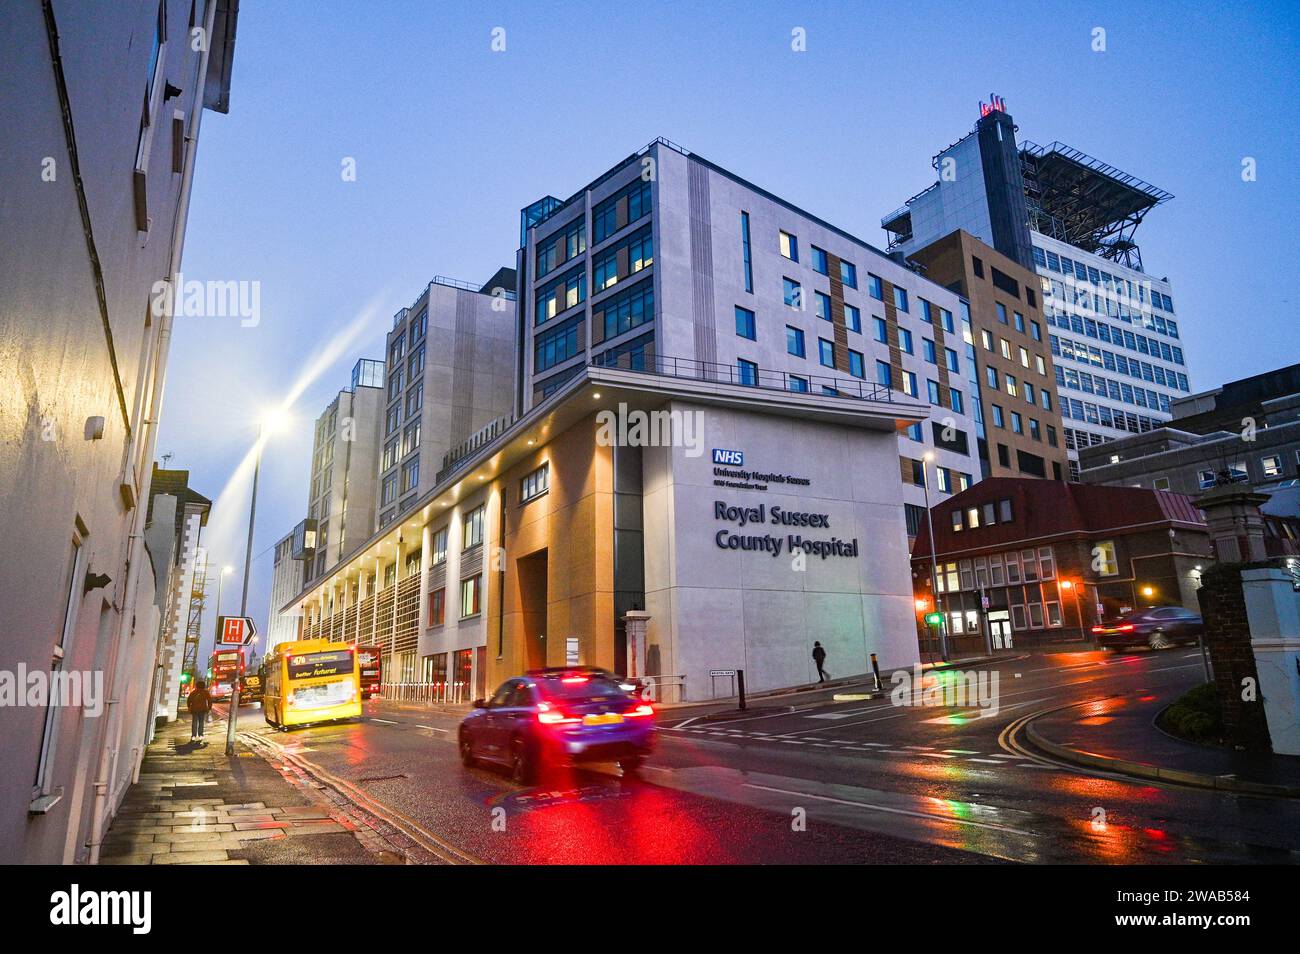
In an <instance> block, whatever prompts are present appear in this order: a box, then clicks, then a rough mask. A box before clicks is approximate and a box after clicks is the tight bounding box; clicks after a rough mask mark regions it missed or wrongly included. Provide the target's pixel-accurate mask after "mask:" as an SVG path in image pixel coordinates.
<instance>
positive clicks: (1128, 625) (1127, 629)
mask: <svg viewBox="0 0 1300 954" xmlns="http://www.w3.org/2000/svg"><path fill="white" fill-rule="evenodd" d="M1119 631H1120V632H1121V633H1131V632H1133V624H1132V623H1125V624H1124V625H1122V626H1120V628H1119Z"/></svg>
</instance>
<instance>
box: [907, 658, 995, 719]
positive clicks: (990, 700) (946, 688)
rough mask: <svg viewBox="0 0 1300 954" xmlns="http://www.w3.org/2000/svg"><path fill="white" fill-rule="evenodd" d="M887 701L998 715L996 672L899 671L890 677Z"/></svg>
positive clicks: (959, 670) (950, 670)
mask: <svg viewBox="0 0 1300 954" xmlns="http://www.w3.org/2000/svg"><path fill="white" fill-rule="evenodd" d="M890 680H891V681H892V682H893V684H894V688H893V689H892V690H890V693H889V701H890V702H891V703H892V704H893V705H896V706H916V707H927V708H936V709H941V708H947V709H965V708H969V709H974V708H979V709H983V710H985V712H987V714H988V715H989V716H990V717H991V716H996V715H997V714H998V672H997V670H992V671H990V670H984V669H980V670H975V669H970V670H961V669H943V670H939V671H938V672H932V673H926V672H924V671H923V670H922V669H921V667H920V666H919V665H914V666H913V667H912V669H911V671H910V672H909V671H908V670H906V669H899V670H898V671H896V672H895V673H894V674H893V675H892V676H891V677H890Z"/></svg>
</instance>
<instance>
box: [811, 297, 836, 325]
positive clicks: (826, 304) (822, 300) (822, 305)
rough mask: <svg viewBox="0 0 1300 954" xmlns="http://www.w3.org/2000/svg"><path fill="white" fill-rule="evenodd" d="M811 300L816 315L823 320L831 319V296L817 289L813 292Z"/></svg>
mask: <svg viewBox="0 0 1300 954" xmlns="http://www.w3.org/2000/svg"><path fill="white" fill-rule="evenodd" d="M813 302H814V306H815V308H816V311H817V317H818V318H820V319H822V320H823V321H833V320H834V319H833V318H832V317H831V297H830V295H823V294H822V293H821V292H819V291H815V292H813Z"/></svg>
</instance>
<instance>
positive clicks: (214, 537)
mask: <svg viewBox="0 0 1300 954" xmlns="http://www.w3.org/2000/svg"><path fill="white" fill-rule="evenodd" d="M1173 11H1176V13H1175V12H1173ZM1298 11H1300V5H1296V4H1294V3H1271V4H1269V3H1262V4H1250V3H1234V4H1222V3H1203V4H1189V3H1179V4H1176V5H1170V4H1148V3H1140V2H1127V3H1109V4H1108V3H1089V4H1086V5H1085V4H1079V3H1061V4H1050V3H1049V4H1030V5H1027V4H1025V3H1023V2H1021V3H1005V4H1003V3H965V4H957V3H924V2H909V3H790V4H775V3H771V4H768V3H755V2H748V3H726V4H723V3H716V4H708V3H698V4H696V3H653V2H647V3H628V4H621V5H614V4H609V3H590V4H580V3H571V2H564V3H558V4H541V3H535V2H533V3H520V4H490V3H475V4H463V3H434V2H401V3H399V2H387V0H366V2H351V3H344V2H341V0H335V2H327V0H318V2H288V0H261V2H252V0H245V2H244V3H243V4H241V9H240V15H239V25H238V40H237V45H236V53H235V65H234V76H233V92H232V95H231V108H230V114H229V115H228V116H221V115H218V114H215V113H207V114H206V115H205V117H204V122H203V131H202V136H201V141H200V147H199V159H198V170H197V173H196V176H195V184H194V193H193V202H192V206H191V210H190V218H189V234H188V237H187V242H186V249H185V258H184V266H183V271H184V274H185V277H186V279H187V280H189V279H199V280H205V281H207V280H214V281H229V280H236V281H256V282H258V283H260V293H261V299H260V312H261V320H260V323H259V324H257V326H256V327H241V325H240V322H239V321H238V320H237V319H232V318H224V319H223V318H183V319H179V320H178V323H177V328H176V332H175V336H174V339H173V345H172V358H171V366H170V369H169V372H168V382H167V384H168V387H167V395H166V402H165V407H164V420H163V427H162V434H161V438H160V441H159V446H158V452H159V454H160V455H161V454H164V453H171V454H172V455H173V456H172V457H171V459H170V466H172V467H181V468H188V469H189V470H190V471H191V472H192V479H191V483H192V486H194V487H195V488H196V489H197V490H199V491H200V492H202V493H205V494H207V495H208V496H210V497H212V498H213V499H214V500H218V503H219V506H218V507H216V508H214V512H213V515H212V520H211V523H210V526H209V530H208V534H207V541H208V543H209V545H210V546H211V548H212V550H213V554H212V559H213V561H214V563H216V564H221V563H230V564H233V565H234V566H235V567H236V570H235V572H234V573H233V574H232V576H231V577H229V578H228V579H227V581H226V598H225V608H226V610H227V611H229V612H234V611H235V610H236V609H237V607H238V596H239V585H240V575H241V574H240V569H239V568H240V567H241V566H242V562H243V553H244V533H245V527H246V522H247V499H248V489H249V488H248V480H247V472H248V468H245V469H244V471H243V472H242V473H240V474H237V473H236V469H237V466H238V465H239V463H240V460H241V459H242V458H243V457H244V455H245V454H246V453H247V451H248V449H249V447H250V446H251V444H252V442H253V440H254V438H255V435H256V428H257V425H256V419H257V417H258V411H259V409H260V408H261V407H263V406H266V405H268V404H274V403H276V402H279V401H281V400H283V399H284V397H285V395H287V394H288V393H290V391H291V390H292V389H294V387H295V382H298V381H299V380H300V378H302V377H303V376H304V375H306V376H307V377H309V378H310V381H309V383H307V384H306V387H305V389H302V388H301V387H300V389H301V392H302V393H301V396H300V397H299V398H298V400H297V401H296V404H295V406H294V413H295V414H296V416H297V422H298V427H297V428H295V429H294V430H293V431H291V432H289V433H286V434H284V435H281V436H277V437H276V438H275V439H274V440H273V441H272V442H271V443H270V444H269V446H268V448H267V452H266V457H265V461H264V465H263V468H262V472H261V481H260V490H259V506H258V511H257V532H256V542H255V547H254V553H255V555H256V558H255V560H254V564H253V572H252V574H251V586H250V597H249V608H250V613H251V615H253V616H254V617H255V618H256V619H257V620H258V623H259V625H262V624H264V623H265V621H266V618H267V604H268V601H269V595H270V576H271V555H270V552H269V551H270V547H271V546H272V545H273V544H274V542H275V541H276V540H277V539H279V538H280V537H281V536H282V535H283V534H285V533H287V532H288V531H289V530H290V529H291V528H292V527H293V525H294V524H295V523H297V521H298V520H300V519H301V518H302V517H303V516H304V515H305V509H306V498H307V483H308V479H309V464H310V461H309V457H310V452H311V437H310V429H309V427H308V426H307V425H308V423H309V422H310V421H312V420H314V419H315V417H316V415H317V414H319V413H320V412H321V410H322V409H323V408H324V406H325V405H326V404H327V403H328V402H329V401H330V400H331V399H332V397H333V395H334V394H335V393H337V391H338V390H339V388H341V387H343V386H345V385H347V383H348V376H349V371H350V369H351V367H352V364H353V363H354V361H355V360H356V358H357V357H358V356H361V355H365V356H370V357H376V358H378V357H382V350H383V339H384V333H385V331H386V329H387V327H388V326H389V324H390V321H391V317H392V315H393V313H394V312H395V311H396V310H397V309H399V308H400V307H402V306H404V305H407V304H409V303H410V302H411V300H412V299H414V298H415V296H416V295H417V294H418V293H419V291H420V290H421V289H422V288H423V286H424V285H425V283H426V282H428V280H429V279H430V278H432V277H433V276H434V275H435V274H441V275H449V276H453V277H459V278H465V279H468V280H473V281H484V280H486V279H487V278H488V277H489V276H490V275H491V274H492V273H493V272H494V271H495V270H496V269H497V268H498V267H499V266H501V265H512V264H513V262H514V251H515V247H516V244H517V241H518V229H519V210H520V208H521V207H523V206H524V205H527V204H528V203H530V202H532V201H533V200H535V199H537V198H538V197H540V196H542V195H545V194H547V193H551V194H554V195H557V196H561V197H565V196H568V195H570V194H571V193H573V192H574V191H576V190H577V189H578V188H580V187H581V186H582V185H584V184H585V183H586V182H587V181H589V180H590V179H592V178H594V177H595V176H596V175H598V174H600V173H601V172H603V171H604V170H605V169H607V168H608V167H609V166H611V165H613V164H614V163H615V162H616V161H618V160H619V159H620V158H622V157H624V156H626V155H628V154H629V153H631V152H632V151H634V150H635V149H637V148H638V147H640V146H642V145H644V144H645V143H647V142H649V141H650V140H651V139H653V138H654V137H656V136H664V137H666V138H668V139H671V140H673V141H674V142H677V143H680V144H681V145H682V146H684V147H686V148H687V149H689V150H691V151H693V152H696V153H699V154H700V155H702V156H705V157H707V158H708V159H710V160H712V161H713V162H716V163H718V164H719V165H722V166H723V167H725V168H728V169H730V170H732V171H734V172H735V173H737V174H738V175H740V176H743V177H745V178H747V179H749V180H750V181H752V182H755V183H757V184H758V185H761V186H763V187H764V188H766V189H769V190H770V191H772V192H775V193H776V194H778V195H781V196H783V197H785V198H788V199H789V200H790V201H792V202H794V203H796V204H798V205H800V206H801V207H803V208H805V209H807V210H808V211H809V212H811V213H813V214H815V215H819V216H821V217H823V218H826V219H828V220H830V221H831V222H833V223H835V224H836V225H839V226H841V227H842V228H845V229H847V230H849V231H851V232H853V233H855V234H857V235H859V236H861V237H862V238H864V239H866V240H867V241H870V242H872V243H873V244H876V245H877V246H879V247H883V246H884V245H885V243H886V238H885V235H884V233H883V232H882V231H881V230H880V225H879V223H880V217H881V216H882V215H883V214H885V213H887V212H889V211H891V210H892V209H894V208H896V207H897V206H899V205H900V204H901V203H902V202H903V200H904V199H906V198H907V197H908V196H910V195H912V194H913V193H915V192H917V191H919V190H920V189H922V188H924V187H925V186H927V185H929V184H930V183H931V182H932V181H933V180H934V170H933V169H931V168H930V165H929V161H930V157H931V156H932V155H933V154H934V153H935V152H937V151H938V150H939V149H941V148H943V147H944V146H946V145H948V144H949V143H951V142H952V141H954V140H955V139H957V138H959V137H960V136H961V135H963V134H964V133H966V132H967V131H968V130H969V129H970V128H971V126H972V124H973V123H974V122H975V120H976V118H977V116H978V103H979V101H980V100H981V99H985V98H987V97H988V94H989V93H990V92H991V91H992V92H996V93H998V94H1000V95H1001V96H1003V97H1004V98H1005V100H1006V103H1007V109H1008V111H1009V112H1010V113H1011V114H1012V116H1013V117H1014V118H1015V120H1016V122H1017V124H1018V125H1019V127H1020V138H1021V139H1032V140H1034V141H1036V142H1040V143H1049V142H1051V141H1053V140H1061V141H1062V142H1065V143H1068V144H1070V145H1072V146H1074V147H1076V148H1078V149H1082V150H1083V151H1085V152H1087V153H1090V154H1091V155H1093V156H1096V157H1098V158H1100V159H1102V160H1104V161H1106V162H1109V163H1111V164H1112V165H1115V166H1117V167H1118V168H1120V169H1122V170H1124V171H1126V172H1128V173H1131V174H1133V175H1136V176H1138V177H1140V178H1142V179H1146V180H1147V181H1148V182H1151V183H1154V184H1155V185H1157V186H1160V187H1161V188H1163V189H1166V190H1167V191H1169V192H1172V193H1173V194H1174V195H1175V197H1176V198H1175V199H1174V200H1173V201H1172V202H1170V203H1168V204H1167V205H1165V206H1162V207H1161V208H1158V209H1156V210H1155V211H1153V212H1152V213H1151V215H1150V216H1149V217H1148V219H1147V221H1146V222H1145V223H1144V224H1143V226H1142V227H1141V228H1140V229H1139V231H1138V239H1139V242H1140V244H1141V246H1142V251H1143V257H1144V259H1145V262H1146V265H1147V268H1148V270H1149V271H1150V272H1151V273H1153V274H1154V275H1157V276H1168V277H1169V278H1170V280H1171V281H1172V282H1173V285H1174V301H1175V305H1176V307H1177V311H1178V317H1179V324H1180V327H1181V329H1182V332H1183V336H1184V344H1185V348H1186V352H1187V358H1188V363H1189V369H1190V374H1191V379H1192V387H1193V390H1197V389H1203V388H1208V387H1212V386H1214V385H1216V384H1219V383H1221V382H1223V381H1225V380H1231V379H1233V378H1237V377H1241V376H1244V375H1248V374H1252V373H1255V372H1259V371H1264V370H1267V369H1269V368H1273V367H1276V366H1280V365H1283V364H1287V363H1290V362H1293V361H1295V360H1297V359H1298V358H1297V352H1298V351H1300V348H1297V347H1296V345H1295V342H1296V341H1297V337H1296V335H1295V334H1294V332H1293V331H1290V330H1288V329H1290V328H1291V327H1292V326H1293V315H1294V313H1295V308H1296V299H1295V294H1296V293H1295V291H1294V289H1293V288H1292V285H1293V284H1294V282H1295V276H1296V275H1297V273H1300V267H1298V266H1300V262H1298V261H1297V258H1298V256H1297V246H1298V243H1297V237H1298V236H1297V231H1298V230H1297V225H1296V211H1297V195H1298V192H1300V190H1298V189H1297V185H1296V178H1295V176H1296V170H1297V168H1300V147H1298V146H1297V137H1296V135H1295V130H1296V129H1297V128H1300V108H1298V107H1297V96H1296V91H1297V89H1300V84H1298V83H1297V79H1298V77H1297V63H1298V62H1300V12H1298ZM497 27H501V28H504V30H505V43H506V49H505V51H504V52H493V51H492V49H491V42H492V31H493V30H494V28H497ZM796 27H802V28H804V29H805V30H806V36H807V50H806V52H793V51H792V50H791V31H792V30H793V29H794V28H796ZM1096 27H1101V28H1103V29H1104V30H1105V45H1106V49H1105V52H1094V51H1093V49H1092V45H1093V31H1094V28H1096ZM348 157H351V158H353V159H355V162H356V181H351V182H349V181H344V180H343V177H342V175H341V170H342V168H343V166H342V164H343V161H344V159H345V158H348ZM1245 157H1253V158H1254V159H1255V160H1256V161H1257V168H1258V179H1257V181H1254V182H1243V181H1242V176H1241V168H1242V160H1243V158H1245ZM365 315H369V316H370V317H369V318H368V319H367V318H365V317H364V316H365ZM359 316H360V317H359ZM349 328H350V329H352V331H353V334H352V336H351V337H348V336H347V335H345V334H344V332H345V330H346V329H349ZM331 347H333V351H334V353H333V354H330V353H329V349H330V348H331ZM322 355H323V357H322Z"/></svg>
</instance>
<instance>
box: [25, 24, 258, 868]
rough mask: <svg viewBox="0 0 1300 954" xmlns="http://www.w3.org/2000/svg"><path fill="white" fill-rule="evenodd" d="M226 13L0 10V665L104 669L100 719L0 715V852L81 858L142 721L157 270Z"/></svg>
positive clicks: (169, 263)
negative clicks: (4, 495)
mask: <svg viewBox="0 0 1300 954" xmlns="http://www.w3.org/2000/svg"><path fill="white" fill-rule="evenodd" d="M192 17H193V18H194V19H193V22H192ZM234 20H235V12H234V5H233V4H228V3H226V2H224V0H211V2H208V3H201V4H197V5H195V4H192V3H191V2H190V0H164V2H162V3H161V4H159V3H154V4H131V5H126V6H125V7H123V8H119V5H113V4H83V3H76V2H69V0H52V2H50V3H48V4H41V3H5V4H0V37H3V38H4V39H3V45H4V56H5V69H4V70H3V73H2V75H0V116H3V120H0V126H2V127H3V131H2V133H0V138H2V139H3V141H4V142H5V144H6V148H5V150H4V154H3V156H2V157H0V177H2V178H3V180H4V182H5V200H4V203H3V208H0V236H3V238H0V244H2V245H3V253H2V256H0V257H2V258H3V262H4V264H3V266H2V268H0V271H3V274H4V281H3V282H2V283H0V350H2V351H3V353H4V354H5V355H7V356H8V358H7V361H8V362H12V363H11V364H7V367H8V369H9V379H10V381H11V382H12V386H11V387H9V388H6V389H5V391H4V394H3V396H2V397H0V439H2V442H3V445H4V447H5V448H6V450H5V453H3V454H0V486H4V487H6V488H9V489H10V494H9V497H8V499H7V500H6V502H5V506H4V508H2V509H0V539H4V540H8V541H22V546H23V558H22V559H21V560H15V561H11V562H10V565H8V566H7V567H6V572H5V574H4V579H3V581H2V582H0V632H3V633H4V634H5V639H4V640H3V641H0V669H3V670H4V671H7V672H14V671H17V670H18V668H19V667H20V666H22V667H26V669H27V670H28V671H31V672H49V671H50V670H51V658H52V650H55V649H57V650H61V656H60V655H59V653H58V652H56V653H55V658H56V661H55V666H56V668H61V670H63V671H67V672H72V671H77V672H85V673H91V672H101V673H103V675H104V693H105V695H106V696H107V697H109V698H112V699H114V700H115V704H114V705H112V706H110V707H108V708H107V710H106V712H105V714H104V716H103V717H102V718H88V717H87V716H86V712H85V710H84V709H83V708H81V707H75V706H66V707H58V706H51V707H46V706H22V707H14V708H9V709H7V710H6V713H5V732H6V739H7V743H6V746H5V751H4V757H3V763H2V767H3V772H0V775H3V781H0V860H2V861H5V862H9V863H17V862H26V863H46V864H49V863H59V862H81V861H89V860H93V859H94V858H96V857H97V853H98V846H99V841H100V839H101V837H102V835H103V832H104V831H105V829H106V828H107V825H108V822H109V820H110V819H111V818H112V815H113V813H114V812H115V811H116V807H117V805H118V804H119V803H120V800H121V797H122V795H123V794H124V792H125V790H126V786H127V785H128V784H129V781H130V778H131V775H132V773H133V771H134V770H135V768H136V766H137V765H138V761H139V758H140V755H141V753H142V751H143V744H144V735H145V733H146V732H147V727H148V726H150V725H151V724H152V720H151V719H150V718H149V716H150V714H151V713H150V712H149V709H150V706H151V700H150V698H149V697H150V689H151V687H152V685H153V680H151V679H150V678H148V676H147V675H146V674H150V673H152V672H153V671H154V667H155V663H156V653H157V637H158V633H157V617H158V607H157V606H156V605H155V603H154V593H155V592H156V587H155V583H156V579H155V577H154V574H153V567H152V566H151V562H150V560H149V559H148V556H147V553H146V550H145V546H144V530H145V515H144V509H145V507H144V504H145V502H146V501H147V499H148V497H149V490H150V488H149V484H150V475H151V467H150V462H151V461H152V460H153V455H154V444H155V441H156V428H157V421H158V419H159V414H160V407H161V399H162V398H161V395H162V392H163V381H164V378H165V369H166V357H167V349H168V345H169V341H170V327H171V323H172V314H171V308H170V306H168V305H167V303H166V300H165V299H166V296H165V295H163V296H159V295H158V289H157V288H156V285H157V283H159V282H166V281H169V280H172V279H173V278H174V275H175V273H176V271H177V270H178V269H179V257H180V245H181V238H182V236H183V233H184V228H185V218H186V214H187V211H188V194H189V186H190V182H191V181H192V180H191V172H192V169H193V166H194V162H195V157H196V156H197V149H198V146H197V144H198V140H199V125H200V117H201V115H202V112H203V108H204V106H205V104H207V105H211V106H213V107H215V108H218V109H220V110H222V111H224V110H225V108H226V105H225V103H226V99H227V92H228V85H227V84H228V81H229V73H228V70H229V65H230V62H231V57H232V56H233V49H232V44H233V35H234ZM194 26H202V27H206V28H207V30H208V32H207V36H208V37H209V42H208V43H207V44H205V45H204V48H203V50H194V49H193V48H192V47H191V44H190V42H189V33H190V30H191V28H192V27H194ZM169 87H170V89H169ZM171 89H174V90H175V91H176V94H175V95H171ZM116 196H122V197H123V201H114V200H113V199H112V197H116ZM159 302H160V303H161V307H159V308H157V309H155V308H154V307H153V306H154V305H155V303H159ZM88 574H89V575H90V578H91V579H92V580H93V581H99V582H98V583H97V585H94V586H91V587H90V588H89V589H87V588H86V585H85V584H86V581H87V578H88Z"/></svg>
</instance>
